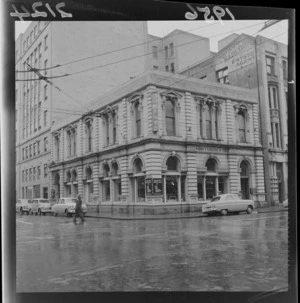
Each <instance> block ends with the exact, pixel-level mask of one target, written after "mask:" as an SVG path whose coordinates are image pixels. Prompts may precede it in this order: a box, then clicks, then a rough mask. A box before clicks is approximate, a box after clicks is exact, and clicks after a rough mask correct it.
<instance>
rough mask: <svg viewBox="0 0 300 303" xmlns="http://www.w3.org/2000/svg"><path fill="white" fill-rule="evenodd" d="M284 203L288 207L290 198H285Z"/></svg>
mask: <svg viewBox="0 0 300 303" xmlns="http://www.w3.org/2000/svg"><path fill="white" fill-rule="evenodd" d="M282 205H283V207H286V208H288V207H289V200H288V199H286V200H284V201H283V202H282Z"/></svg>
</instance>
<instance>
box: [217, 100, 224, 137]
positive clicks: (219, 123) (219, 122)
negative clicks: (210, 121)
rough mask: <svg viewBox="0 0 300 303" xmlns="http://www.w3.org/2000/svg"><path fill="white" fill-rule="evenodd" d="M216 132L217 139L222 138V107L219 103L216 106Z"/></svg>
mask: <svg viewBox="0 0 300 303" xmlns="http://www.w3.org/2000/svg"><path fill="white" fill-rule="evenodd" d="M216 113H217V133H218V137H217V139H218V140H222V139H223V133H222V107H221V104H220V103H219V104H218V106H217V112H216Z"/></svg>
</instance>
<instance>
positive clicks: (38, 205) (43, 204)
mask: <svg viewBox="0 0 300 303" xmlns="http://www.w3.org/2000/svg"><path fill="white" fill-rule="evenodd" d="M30 204H31V209H30V213H31V214H36V215H40V216H41V215H42V214H43V215H45V214H47V213H51V204H50V201H49V200H48V199H43V198H38V199H32V200H31V201H30Z"/></svg>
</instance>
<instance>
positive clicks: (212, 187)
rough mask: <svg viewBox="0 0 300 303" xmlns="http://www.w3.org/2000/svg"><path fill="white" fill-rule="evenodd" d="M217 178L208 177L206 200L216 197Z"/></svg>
mask: <svg viewBox="0 0 300 303" xmlns="http://www.w3.org/2000/svg"><path fill="white" fill-rule="evenodd" d="M215 191H216V177H212V176H208V177H206V200H210V199H212V198H213V197H214V196H215V195H216V192H215Z"/></svg>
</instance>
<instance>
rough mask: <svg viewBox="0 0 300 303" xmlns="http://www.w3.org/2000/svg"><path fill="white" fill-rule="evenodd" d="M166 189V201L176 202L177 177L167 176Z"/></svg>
mask: <svg viewBox="0 0 300 303" xmlns="http://www.w3.org/2000/svg"><path fill="white" fill-rule="evenodd" d="M166 189H167V200H168V201H169V200H175V201H176V200H177V198H178V196H177V192H178V188H177V177H175V176H167V179H166Z"/></svg>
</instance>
